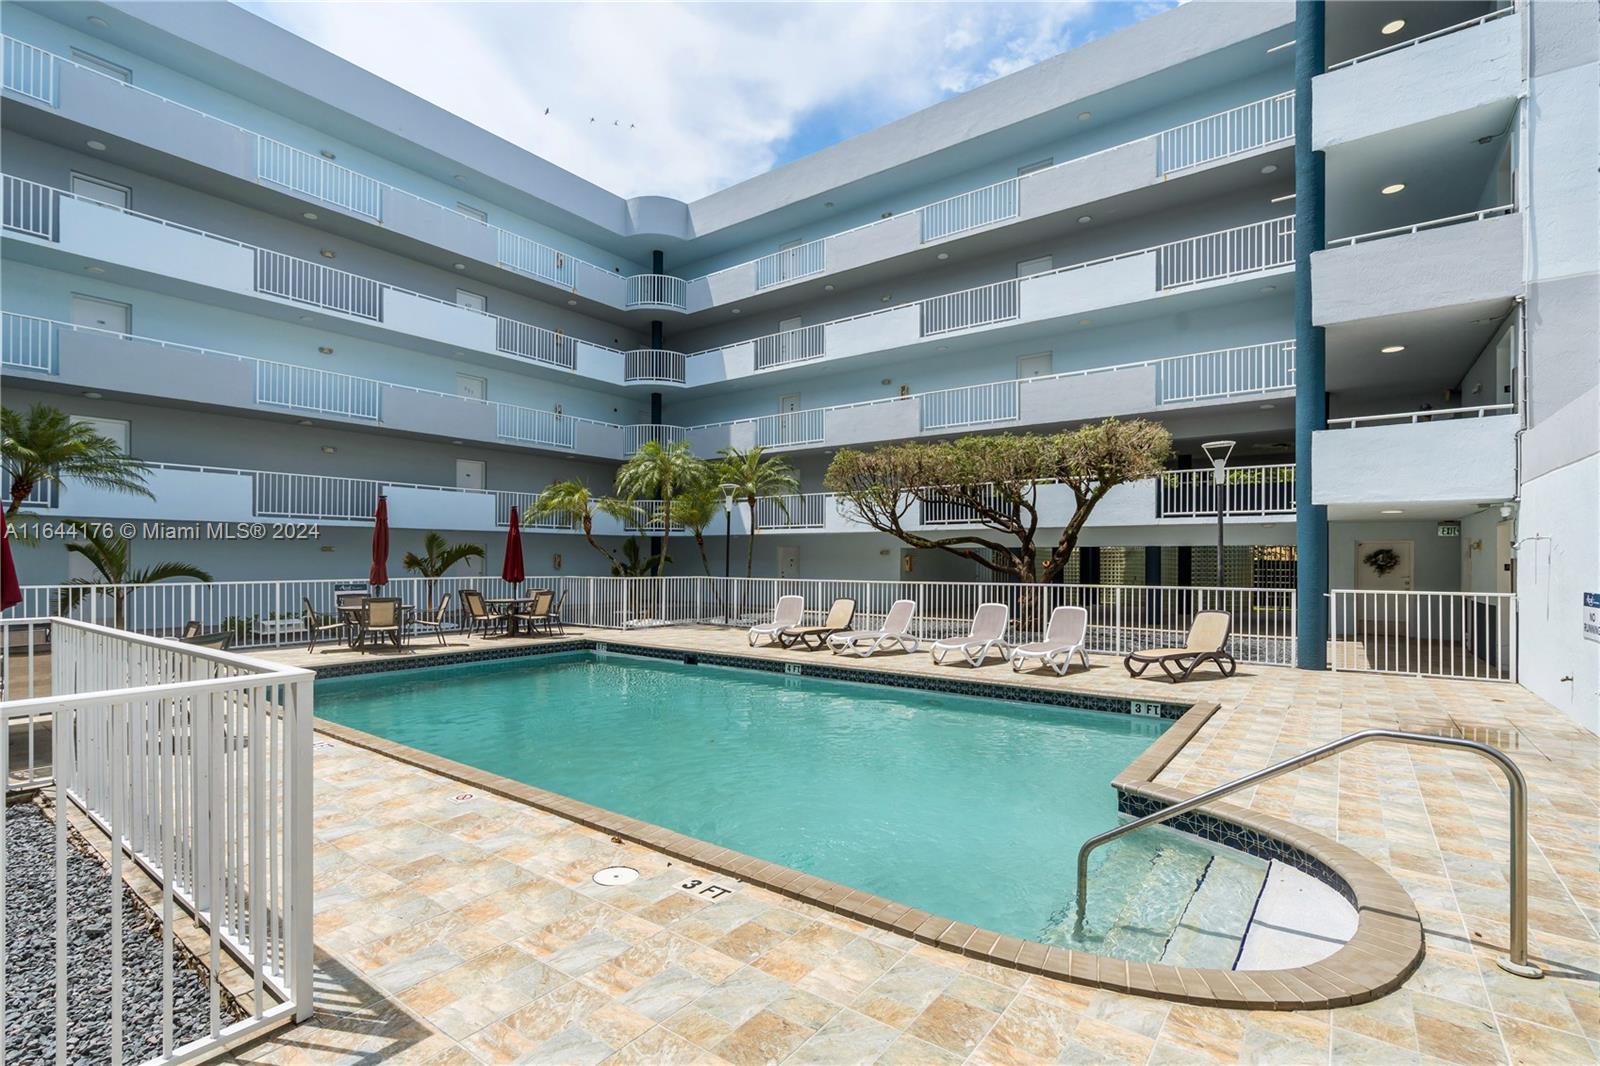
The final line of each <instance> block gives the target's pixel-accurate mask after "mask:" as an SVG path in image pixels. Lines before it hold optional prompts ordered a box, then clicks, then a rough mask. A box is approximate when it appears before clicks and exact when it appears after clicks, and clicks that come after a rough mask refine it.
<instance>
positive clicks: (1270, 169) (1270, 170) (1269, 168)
mask: <svg viewBox="0 0 1600 1066" xmlns="http://www.w3.org/2000/svg"><path fill="white" fill-rule="evenodd" d="M1277 172H1278V164H1276V163H1268V164H1267V165H1266V166H1264V167H1262V168H1261V173H1263V174H1276V173H1277Z"/></svg>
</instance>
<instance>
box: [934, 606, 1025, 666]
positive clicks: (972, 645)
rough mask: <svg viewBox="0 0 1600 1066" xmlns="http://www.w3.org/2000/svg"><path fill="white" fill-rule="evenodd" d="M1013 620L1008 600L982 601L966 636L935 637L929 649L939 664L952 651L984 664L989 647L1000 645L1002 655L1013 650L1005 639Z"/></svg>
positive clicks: (966, 658) (973, 663)
mask: <svg viewBox="0 0 1600 1066" xmlns="http://www.w3.org/2000/svg"><path fill="white" fill-rule="evenodd" d="M1010 620H1011V608H1009V607H1007V606H1006V605H1005V604H1003V603H980V604H978V611H977V613H976V614H974V615H973V616H972V627H971V629H969V630H968V632H967V635H966V636H964V637H961V638H959V639H957V640H936V641H934V642H933V645H932V647H930V648H929V649H928V650H929V651H931V652H932V653H933V661H934V662H935V663H937V664H938V665H940V666H943V665H944V658H945V656H946V655H949V654H950V653H951V652H953V651H956V652H960V653H961V657H962V658H963V659H965V660H967V662H968V663H969V664H970V665H972V666H981V665H982V664H983V660H984V659H986V658H988V655H989V649H991V648H999V649H1000V654H1001V655H1002V656H1003V655H1005V654H1006V653H1007V652H1008V651H1010V649H1011V645H1009V644H1007V643H1006V623H1008V622H1009V621H1010Z"/></svg>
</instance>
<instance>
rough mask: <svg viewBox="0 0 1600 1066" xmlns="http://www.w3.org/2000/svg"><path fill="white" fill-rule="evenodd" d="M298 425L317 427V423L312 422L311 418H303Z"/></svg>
mask: <svg viewBox="0 0 1600 1066" xmlns="http://www.w3.org/2000/svg"><path fill="white" fill-rule="evenodd" d="M296 425H301V426H313V425H316V423H315V422H313V421H311V419H309V418H302V419H300V421H299V422H297V423H296Z"/></svg>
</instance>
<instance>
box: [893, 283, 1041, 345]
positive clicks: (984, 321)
mask: <svg viewBox="0 0 1600 1066" xmlns="http://www.w3.org/2000/svg"><path fill="white" fill-rule="evenodd" d="M1019 291H1020V288H1019V281H1018V279H1016V278H1007V279H1006V280H1005V281H997V282H995V283H994V284H992V285H980V286H979V287H977V288H975V289H966V290H963V291H962V292H952V293H947V294H945V295H944V296H934V297H932V298H930V299H927V300H922V301H920V302H919V303H918V304H917V309H918V312H919V325H920V328H921V333H922V336H924V337H932V336H935V335H937V334H940V333H950V332H952V331H954V330H958V329H971V328H972V327H974V326H988V325H993V324H994V323H996V322H1005V321H1008V320H1010V319H1013V318H1016V317H1017V315H1018V314H1019V311H1020V301H1019V300H1018V293H1019Z"/></svg>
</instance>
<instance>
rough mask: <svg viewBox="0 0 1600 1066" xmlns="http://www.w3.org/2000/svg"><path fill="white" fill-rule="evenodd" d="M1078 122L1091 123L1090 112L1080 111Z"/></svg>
mask: <svg viewBox="0 0 1600 1066" xmlns="http://www.w3.org/2000/svg"><path fill="white" fill-rule="evenodd" d="M1078 121H1079V122H1088V121H1089V112H1087V111H1079V112H1078Z"/></svg>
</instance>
